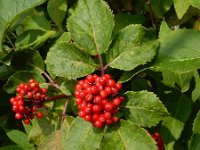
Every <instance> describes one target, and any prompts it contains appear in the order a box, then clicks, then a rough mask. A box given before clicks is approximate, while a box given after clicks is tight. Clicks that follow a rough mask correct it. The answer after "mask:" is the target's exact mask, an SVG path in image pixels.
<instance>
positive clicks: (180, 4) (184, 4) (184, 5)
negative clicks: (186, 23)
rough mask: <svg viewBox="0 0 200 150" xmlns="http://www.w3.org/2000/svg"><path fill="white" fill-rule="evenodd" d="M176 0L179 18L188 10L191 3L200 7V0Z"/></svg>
mask: <svg viewBox="0 0 200 150" xmlns="http://www.w3.org/2000/svg"><path fill="white" fill-rule="evenodd" d="M173 1H174V8H175V10H176V14H177V16H178V19H181V18H182V17H183V15H184V14H185V13H186V12H187V10H188V8H189V7H190V5H192V6H193V7H196V8H198V9H200V1H199V0H185V1H182V0H173Z"/></svg>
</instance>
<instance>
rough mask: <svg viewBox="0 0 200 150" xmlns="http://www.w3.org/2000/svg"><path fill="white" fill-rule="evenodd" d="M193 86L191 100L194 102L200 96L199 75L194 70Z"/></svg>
mask: <svg viewBox="0 0 200 150" xmlns="http://www.w3.org/2000/svg"><path fill="white" fill-rule="evenodd" d="M194 80H195V88H194V90H193V91H192V100H193V101H194V102H195V101H196V100H197V99H198V98H199V97H200V92H199V91H200V77H199V73H198V72H197V71H195V73H194Z"/></svg>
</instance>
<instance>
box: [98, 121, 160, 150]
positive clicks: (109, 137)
mask: <svg viewBox="0 0 200 150" xmlns="http://www.w3.org/2000/svg"><path fill="white" fill-rule="evenodd" d="M108 149H109V150H138V149H141V150H156V149H157V146H156V145H155V141H154V140H153V139H152V138H151V137H150V135H149V134H148V133H147V131H145V130H144V129H143V128H141V127H139V126H137V125H135V124H133V123H131V122H128V121H124V120H122V121H120V126H119V127H118V126H115V127H112V126H110V127H108V130H107V131H106V132H105V134H104V138H103V140H102V142H101V150H108Z"/></svg>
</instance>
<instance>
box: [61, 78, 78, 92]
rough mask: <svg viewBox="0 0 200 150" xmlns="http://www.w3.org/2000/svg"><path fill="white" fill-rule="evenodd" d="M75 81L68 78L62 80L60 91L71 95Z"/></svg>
mask: <svg viewBox="0 0 200 150" xmlns="http://www.w3.org/2000/svg"><path fill="white" fill-rule="evenodd" d="M75 84H76V82H75V81H73V80H72V81H70V80H66V81H65V82H63V83H62V84H61V91H62V92H63V93H64V94H65V95H71V94H73V92H74V90H75Z"/></svg>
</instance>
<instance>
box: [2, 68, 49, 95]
mask: <svg viewBox="0 0 200 150" xmlns="http://www.w3.org/2000/svg"><path fill="white" fill-rule="evenodd" d="M31 78H34V79H35V80H36V81H37V82H39V83H42V82H45V80H44V78H43V77H42V75H41V74H38V73H36V72H30V71H18V72H16V73H14V74H13V75H12V76H10V78H9V79H8V81H7V83H6V84H5V85H4V90H6V92H8V93H14V92H15V89H16V87H17V86H19V84H20V83H22V82H28V80H30V79H31Z"/></svg>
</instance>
